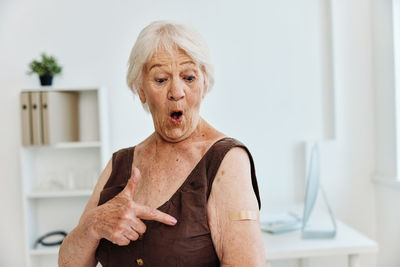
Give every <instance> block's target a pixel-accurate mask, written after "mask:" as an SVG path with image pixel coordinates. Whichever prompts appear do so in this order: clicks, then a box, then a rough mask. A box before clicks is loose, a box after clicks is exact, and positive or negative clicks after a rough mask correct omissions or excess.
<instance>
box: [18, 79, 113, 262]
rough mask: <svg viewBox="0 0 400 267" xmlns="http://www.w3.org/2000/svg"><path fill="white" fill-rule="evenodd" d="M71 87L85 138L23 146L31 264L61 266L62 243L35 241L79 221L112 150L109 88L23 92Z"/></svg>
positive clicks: (24, 198) (28, 249)
mask: <svg viewBox="0 0 400 267" xmlns="http://www.w3.org/2000/svg"><path fill="white" fill-rule="evenodd" d="M38 91H56V92H59V91H64V92H65V91H69V92H75V93H77V94H78V114H79V115H78V120H79V122H78V125H79V141H77V142H59V143H56V144H51V145H36V146H22V145H21V166H22V173H21V175H22V187H23V188H22V192H23V194H22V196H23V210H24V222H25V223H24V228H25V229H24V232H25V234H24V236H25V251H26V266H28V267H39V266H40V267H47V266H49V267H50V266H51V267H54V266H57V257H58V250H59V247H45V246H42V245H39V246H37V247H34V244H35V241H36V240H37V238H38V237H40V236H42V235H44V234H46V233H48V232H51V231H58V230H62V231H65V232H67V233H68V232H70V231H71V230H72V229H73V228H74V227H75V226H76V225H77V223H78V221H79V217H80V215H81V214H82V212H83V210H84V208H85V205H86V203H87V201H88V200H89V197H90V196H91V194H92V190H93V188H94V185H95V183H96V182H97V179H98V177H99V175H100V173H101V171H102V170H103V169H104V167H105V166H106V164H107V161H108V160H109V158H110V156H111V154H110V153H109V144H108V140H109V138H108V119H107V116H108V112H107V110H106V108H107V97H106V89H105V88H102V87H90V88H55V87H41V88H33V89H23V90H22V92H38Z"/></svg>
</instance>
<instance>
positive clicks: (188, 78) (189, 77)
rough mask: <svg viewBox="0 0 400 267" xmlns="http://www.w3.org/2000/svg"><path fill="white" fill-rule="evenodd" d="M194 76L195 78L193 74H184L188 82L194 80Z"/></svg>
mask: <svg viewBox="0 0 400 267" xmlns="http://www.w3.org/2000/svg"><path fill="white" fill-rule="evenodd" d="M195 78H196V77H194V76H186V77H185V79H186V80H187V81H189V82H192V81H194V79H195Z"/></svg>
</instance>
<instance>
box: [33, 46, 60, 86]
mask: <svg viewBox="0 0 400 267" xmlns="http://www.w3.org/2000/svg"><path fill="white" fill-rule="evenodd" d="M41 57H42V60H41V61H37V60H32V62H31V63H29V68H30V71H29V72H28V74H32V73H37V74H38V75H39V78H40V84H41V85H51V84H52V82H53V76H54V75H56V74H59V73H61V71H62V67H61V66H60V65H58V63H57V60H56V59H55V58H54V57H53V56H47V55H46V54H45V53H42V54H41Z"/></svg>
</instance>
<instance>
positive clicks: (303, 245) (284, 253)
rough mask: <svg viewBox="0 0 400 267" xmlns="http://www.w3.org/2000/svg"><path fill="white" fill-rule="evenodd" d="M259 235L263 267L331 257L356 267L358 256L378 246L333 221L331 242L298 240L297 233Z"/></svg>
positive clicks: (299, 232) (298, 234) (374, 249)
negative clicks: (346, 259) (343, 258)
mask: <svg viewBox="0 0 400 267" xmlns="http://www.w3.org/2000/svg"><path fill="white" fill-rule="evenodd" d="M262 236H263V240H264V247H265V252H266V258H267V267H272V265H273V263H272V261H274V260H284V259H304V258H311V257H320V256H332V255H347V256H348V257H349V267H360V258H359V255H360V254H362V253H376V252H377V251H378V245H377V244H376V243H375V242H374V241H373V240H371V239H369V238H367V237H366V236H364V235H363V234H361V233H359V232H357V231H356V230H354V229H352V228H350V227H349V226H347V225H345V224H344V223H342V222H340V221H339V220H337V234H336V237H335V238H334V239H301V231H295V232H289V233H283V234H277V235H272V234H269V233H265V232H262Z"/></svg>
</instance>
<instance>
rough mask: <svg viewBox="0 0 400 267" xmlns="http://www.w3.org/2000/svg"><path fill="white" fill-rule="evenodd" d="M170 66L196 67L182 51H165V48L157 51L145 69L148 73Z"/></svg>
mask: <svg viewBox="0 0 400 267" xmlns="http://www.w3.org/2000/svg"><path fill="white" fill-rule="evenodd" d="M171 64H176V65H185V64H193V65H196V63H195V62H194V60H193V59H192V58H191V57H190V56H189V55H188V54H187V53H186V52H185V51H184V50H182V49H173V50H170V51H169V50H167V49H165V48H162V49H157V51H156V52H154V54H153V56H152V57H151V59H150V60H149V61H148V62H147V64H146V65H147V69H148V71H150V70H151V69H152V68H154V67H161V66H168V65H171Z"/></svg>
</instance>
